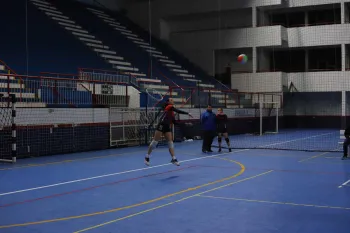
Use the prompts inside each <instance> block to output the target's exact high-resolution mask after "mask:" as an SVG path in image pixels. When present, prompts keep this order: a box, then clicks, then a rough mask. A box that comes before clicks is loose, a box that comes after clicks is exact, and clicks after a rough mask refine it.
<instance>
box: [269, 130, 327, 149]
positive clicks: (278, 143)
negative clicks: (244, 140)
mask: <svg viewBox="0 0 350 233" xmlns="http://www.w3.org/2000/svg"><path fill="white" fill-rule="evenodd" d="M328 134H334V133H323V134H319V135H314V136H310V137H306V138H298V139H293V140H290V141H288V142H295V141H300V140H304V139H309V138H315V137H321V136H324V135H328ZM283 143H286V142H277V143H274V144H270V145H267V146H275V145H280V144H283ZM264 147H266V146H264Z"/></svg>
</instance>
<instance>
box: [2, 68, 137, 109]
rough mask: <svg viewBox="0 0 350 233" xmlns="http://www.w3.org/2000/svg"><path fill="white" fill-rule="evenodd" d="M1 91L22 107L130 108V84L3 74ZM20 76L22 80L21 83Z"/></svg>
mask: <svg viewBox="0 0 350 233" xmlns="http://www.w3.org/2000/svg"><path fill="white" fill-rule="evenodd" d="M2 76H4V77H6V78H5V79H0V90H1V92H2V93H3V94H6V95H10V94H15V95H16V97H17V98H19V97H21V98H20V99H18V101H17V106H18V107H96V106H98V107H106V106H120V107H128V104H129V101H130V99H131V98H130V96H129V94H130V93H128V83H123V82H108V81H92V80H81V79H73V78H53V77H43V76H26V75H14V74H2ZM16 79H20V80H21V82H17V81H16Z"/></svg>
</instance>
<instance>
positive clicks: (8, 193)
mask: <svg viewBox="0 0 350 233" xmlns="http://www.w3.org/2000/svg"><path fill="white" fill-rule="evenodd" d="M322 135H324V134H320V135H316V136H310V137H306V138H303V139H300V140H304V139H308V138H313V137H317V136H322ZM294 141H295V139H293V140H289V141H285V142H279V143H278V144H282V143H289V142H294ZM271 145H276V143H274V144H269V145H266V146H271ZM262 149H263V148H262ZM248 150H251V149H242V150H236V151H233V152H227V153H220V154H215V155H208V156H204V157H199V158H193V159H187V160H183V161H180V162H181V163H186V162H191V161H195V160H201V159H208V158H214V157H218V156H221V155H226V154H233V153H238V152H243V151H248ZM169 165H173V164H172V163H165V164H160V165H156V166H152V167H144V168H138V169H133V170H127V171H122V172H116V173H110V174H105V175H101V176H93V177H88V178H83V179H77V180H71V181H66V182H61V183H55V184H50V185H44V186H38V187H34V188H29V189H21V190H16V191H11V192H6V193H0V196H7V195H12V194H16V193H24V192H29V191H34V190H39V189H45V188H51V187H56V186H61V185H66V184H73V183H78V182H82V181H87V180H95V179H99V178H104V177H109V176H116V175H122V174H127V173H131V172H137V171H144V170H149V169H154V168H158V167H164V166H169Z"/></svg>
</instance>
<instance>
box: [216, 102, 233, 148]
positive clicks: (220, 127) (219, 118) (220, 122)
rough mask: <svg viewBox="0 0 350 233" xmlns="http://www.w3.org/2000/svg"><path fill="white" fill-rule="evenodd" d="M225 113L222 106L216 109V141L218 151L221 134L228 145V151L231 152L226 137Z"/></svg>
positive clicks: (228, 140)
mask: <svg viewBox="0 0 350 233" xmlns="http://www.w3.org/2000/svg"><path fill="white" fill-rule="evenodd" d="M227 120H228V119H227V115H226V114H225V113H224V111H223V110H222V108H219V109H218V114H217V115H216V122H217V132H218V143H219V152H221V142H222V136H224V137H225V141H226V144H227V146H228V147H229V151H230V152H232V150H231V148H230V139H229V137H228V133H227V125H226V123H227Z"/></svg>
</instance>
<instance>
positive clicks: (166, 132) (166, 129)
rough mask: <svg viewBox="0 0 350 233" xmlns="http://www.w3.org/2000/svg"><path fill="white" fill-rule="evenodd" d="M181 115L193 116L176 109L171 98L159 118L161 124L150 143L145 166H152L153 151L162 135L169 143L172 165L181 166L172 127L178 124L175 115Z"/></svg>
mask: <svg viewBox="0 0 350 233" xmlns="http://www.w3.org/2000/svg"><path fill="white" fill-rule="evenodd" d="M174 112H176V113H179V114H187V115H189V116H190V117H192V115H191V114H190V113H188V112H185V111H181V110H179V109H177V108H175V107H174V101H173V99H172V98H169V99H168V100H167V102H166V104H165V105H164V106H163V112H162V114H161V115H160V117H159V123H158V125H157V127H156V132H155V133H154V137H153V140H152V142H151V143H150V145H149V147H148V152H147V155H146V157H145V164H146V165H147V166H149V164H150V155H151V153H152V151H153V150H154V149H155V148H156V147H157V145H158V142H159V141H160V139H161V137H162V135H163V136H164V137H165V139H166V140H167V141H168V146H169V152H170V155H171V158H172V159H171V163H173V164H175V165H177V166H179V165H180V164H179V162H178V161H177V159H176V157H175V151H174V143H173V135H172V126H173V125H174V124H177V123H176V121H175V113H174Z"/></svg>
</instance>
